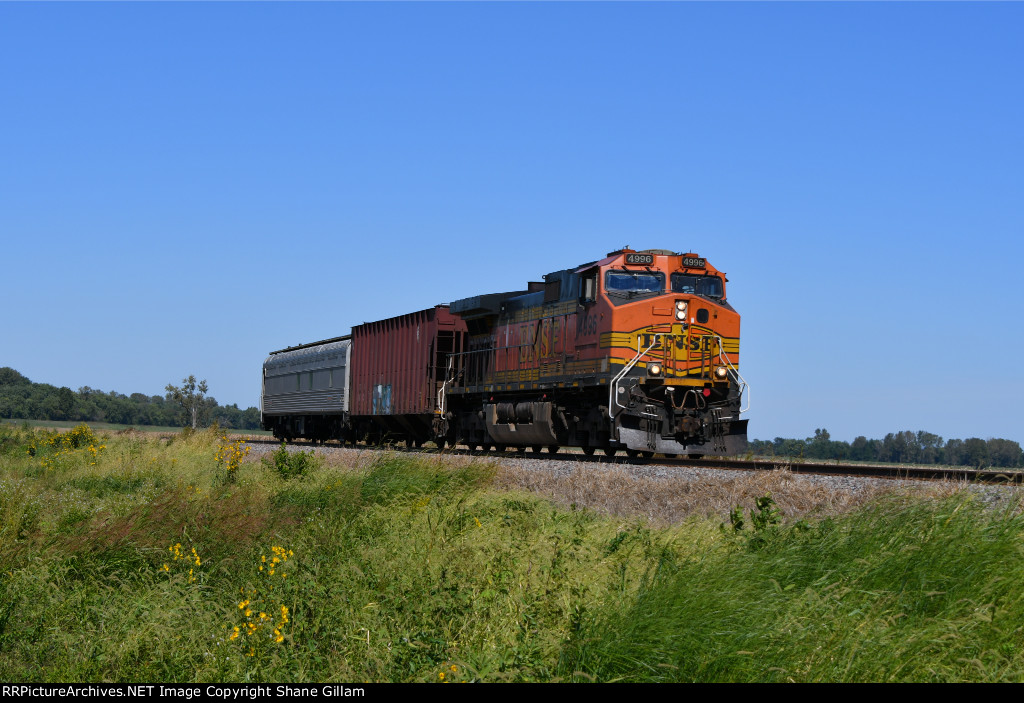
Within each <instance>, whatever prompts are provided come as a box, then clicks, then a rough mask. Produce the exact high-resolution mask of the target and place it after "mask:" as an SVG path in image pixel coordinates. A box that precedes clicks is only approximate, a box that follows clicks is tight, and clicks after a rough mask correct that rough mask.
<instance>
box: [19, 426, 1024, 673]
mask: <svg viewBox="0 0 1024 703" xmlns="http://www.w3.org/2000/svg"><path fill="white" fill-rule="evenodd" d="M243 452H244V449H240V448H239V445H237V444H234V443H230V442H228V441H227V440H225V439H222V438H221V437H220V436H218V435H216V434H214V433H212V432H200V433H196V434H194V435H191V436H184V435H180V434H178V435H175V436H173V437H171V438H169V439H168V438H161V437H157V436H155V435H152V436H150V435H141V434H126V435H115V434H109V433H105V432H98V433H96V434H93V433H92V431H90V430H88V429H87V428H79V429H76V430H74V431H72V432H65V433H60V434H58V433H56V432H54V431H50V430H42V429H26V428H23V427H19V426H10V425H2V426H0V679H2V680H4V681H76V682H95V681H123V682H133V681H161V682H190V681H294V682H308V681H422V682H438V683H444V682H450V681H555V680H558V681H1020V680H1022V679H1024V653H1022V648H1021V644H1022V638H1024V595H1022V592H1021V589H1020V587H1019V584H1020V583H1021V581H1022V578H1024V559H1022V554H1021V545H1022V544H1024V522H1022V518H1021V517H1020V515H1019V509H1018V506H1016V505H1013V506H1010V507H1003V508H999V509H994V508H991V507H985V506H984V505H983V504H982V503H981V501H980V500H977V499H972V498H971V496H970V495H968V494H966V493H955V494H954V495H952V496H951V497H948V498H944V499H941V500H922V499H911V498H909V497H906V496H904V497H901V496H900V495H890V496H888V497H886V498H884V499H881V500H878V501H875V502H873V503H871V504H869V505H867V506H866V507H864V506H862V507H858V508H856V509H854V510H852V511H850V512H846V513H843V514H839V515H836V516H832V517H829V518H821V519H816V518H814V517H813V516H778V515H776V514H775V512H774V507H773V505H772V503H771V502H770V501H764V502H762V504H761V506H760V508H758V507H755V506H753V505H750V506H745V508H746V509H745V510H744V511H743V513H742V518H743V522H744V528H743V529H742V530H738V531H737V530H735V529H734V528H733V526H732V523H731V521H730V518H729V515H728V514H723V515H712V516H708V517H692V518H690V519H687V520H685V521H683V522H682V523H680V524H675V525H672V526H669V527H662V528H654V527H652V526H650V525H648V524H645V523H644V522H643V521H642V520H640V519H638V518H631V517H629V516H628V515H624V514H618V515H603V514H599V513H597V512H594V511H592V510H589V509H584V508H582V507H581V506H579V505H576V506H570V507H569V508H559V507H556V506H555V505H554V504H553V503H551V502H550V501H549V500H547V499H546V498H545V497H544V496H542V495H537V494H530V493H525V492H518V491H510V490H507V489H505V490H499V489H498V488H496V484H495V476H496V474H497V473H498V471H499V470H498V468H497V467H495V466H494V465H491V464H488V463H486V462H482V461H479V460H468V459H459V458H452V457H435V458H427V459H423V458H417V457H409V456H407V455H395V454H389V453H373V452H349V453H345V454H344V457H342V456H340V455H338V456H335V455H332V456H329V457H326V458H325V457H319V456H314V455H311V454H301V455H300V454H296V453H292V454H287V453H276V454H272V455H267V456H266V457H265V459H264V460H262V461H257V460H255V459H254V458H252V457H244V456H243Z"/></svg>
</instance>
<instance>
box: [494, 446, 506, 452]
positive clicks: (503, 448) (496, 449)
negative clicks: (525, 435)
mask: <svg viewBox="0 0 1024 703" xmlns="http://www.w3.org/2000/svg"><path fill="white" fill-rule="evenodd" d="M494 451H496V452H503V451H505V445H504V444H495V445H494Z"/></svg>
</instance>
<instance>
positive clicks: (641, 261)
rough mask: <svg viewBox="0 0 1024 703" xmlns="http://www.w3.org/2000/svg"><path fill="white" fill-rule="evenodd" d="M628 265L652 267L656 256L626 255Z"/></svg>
mask: <svg viewBox="0 0 1024 703" xmlns="http://www.w3.org/2000/svg"><path fill="white" fill-rule="evenodd" d="M626 263H627V264H636V265H638V266H651V265H652V264H654V254H626Z"/></svg>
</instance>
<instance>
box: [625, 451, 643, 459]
mask: <svg viewBox="0 0 1024 703" xmlns="http://www.w3.org/2000/svg"><path fill="white" fill-rule="evenodd" d="M626 456H628V457H629V458H630V459H636V458H637V457H638V456H640V450H639V449H627V450H626Z"/></svg>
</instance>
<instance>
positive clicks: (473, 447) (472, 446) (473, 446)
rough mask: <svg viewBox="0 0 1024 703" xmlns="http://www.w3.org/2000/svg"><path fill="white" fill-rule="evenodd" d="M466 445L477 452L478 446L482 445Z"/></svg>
mask: <svg viewBox="0 0 1024 703" xmlns="http://www.w3.org/2000/svg"><path fill="white" fill-rule="evenodd" d="M466 446H467V447H469V451H471V452H475V451H476V449H477V447H479V446H480V445H479V444H467V445H466Z"/></svg>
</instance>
